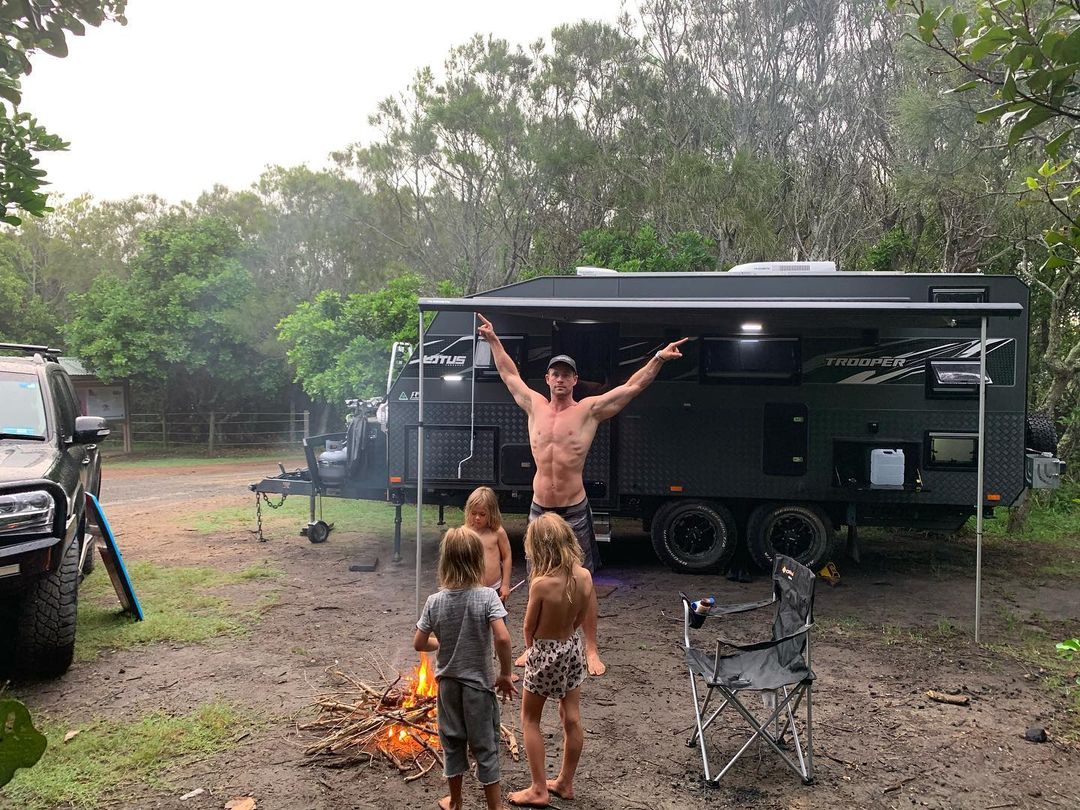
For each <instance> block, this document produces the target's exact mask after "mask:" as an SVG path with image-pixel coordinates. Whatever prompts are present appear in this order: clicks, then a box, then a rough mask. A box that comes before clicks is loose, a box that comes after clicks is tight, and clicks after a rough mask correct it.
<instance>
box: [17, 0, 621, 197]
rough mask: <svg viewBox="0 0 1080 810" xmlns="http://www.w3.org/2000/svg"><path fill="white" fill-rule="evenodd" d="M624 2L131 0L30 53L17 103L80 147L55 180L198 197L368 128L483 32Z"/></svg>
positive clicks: (99, 192)
mask: <svg viewBox="0 0 1080 810" xmlns="http://www.w3.org/2000/svg"><path fill="white" fill-rule="evenodd" d="M619 12H620V0H541V2H531V3H514V2H506V0H457V1H456V2H447V1H446V0H444V1H443V2H434V1H433V0H396V2H395V0H389V2H386V0H374V2H373V1H372V0H351V1H350V0H320V2H318V3H305V2H297V0H289V2H283V0H129V3H128V9H127V17H128V24H127V25H126V26H119V25H116V24H108V25H105V26H103V27H101V28H96V29H95V28H89V29H88V31H87V34H86V36H85V37H81V38H80V37H69V39H68V42H69V46H70V53H69V55H68V56H67V57H66V58H65V59H56V58H54V57H51V56H48V55H46V54H42V53H39V54H37V55H36V56H35V57H34V59H33V66H34V70H33V73H31V74H30V76H29V77H27V78H26V79H25V81H24V82H23V104H22V109H23V110H25V111H28V112H31V113H33V114H34V115H36V116H37V117H38V120H39V121H40V122H41V123H42V124H44V125H45V126H46V127H47V128H48V129H49V131H50V132H54V133H56V134H57V135H60V136H61V137H62V138H64V139H65V140H67V141H69V142H70V143H71V147H70V150H69V151H68V152H65V153H58V154H53V155H45V156H43V158H42V166H43V167H44V168H45V169H46V171H48V180H49V181H50V183H51V186H50V188H49V190H50V191H52V192H59V193H61V194H63V195H64V196H66V197H72V196H74V195H76V194H80V193H83V192H89V193H91V194H93V195H94V197H96V198H97V199H114V198H121V197H127V196H129V195H131V194H136V193H151V192H153V193H157V194H159V195H161V196H163V197H165V198H167V199H169V200H172V201H174V202H178V201H180V200H184V199H186V200H194V199H195V197H197V196H198V195H199V193H200V192H201V191H203V190H206V189H209V188H210V187H211V186H213V184H214V183H224V184H225V185H227V186H229V187H231V188H234V189H242V188H246V187H247V186H248V185H250V184H251V183H252V182H253V181H254V180H256V179H257V178H258V176H259V175H260V174H261V173H262V170H263V169H264V167H266V166H267V165H271V164H279V165H283V166H294V165H298V164H301V163H306V164H307V165H309V166H311V167H312V168H319V167H321V166H324V165H326V162H327V161H326V157H327V155H328V153H329V152H331V151H332V150H335V149H340V148H341V147H343V146H345V145H347V144H350V143H353V142H356V141H358V140H365V141H366V140H368V139H369V138H370V137H371V134H372V133H371V131H370V129H369V128H368V126H367V117H368V115H369V114H370V113H372V112H373V111H374V110H375V106H376V104H377V103H378V102H379V101H380V100H382V99H383V98H385V97H386V96H388V95H392V94H394V93H397V92H399V91H401V90H403V89H404V88H405V87H406V85H407V84H408V82H409V80H410V79H411V78H412V75H413V74H414V73H415V71H416V69H417V68H419V67H421V66H424V65H431V66H433V67H439V66H441V64H442V62H443V59H444V57H445V56H446V54H447V52H448V51H449V50H450V48H451V47H452V46H454V45H458V44H461V43H463V42H465V41H466V40H467V39H468V38H469V37H470V36H471V35H472V34H474V33H482V34H485V35H486V34H494V35H496V36H498V37H502V38H504V39H508V40H509V41H510V42H511V43H512V44H521V45H527V44H528V43H530V42H533V41H534V40H536V39H537V38H543V39H544V40H545V41H547V40H549V39H550V37H549V34H550V32H551V29H552V28H554V27H555V26H557V25H560V24H562V23H567V22H574V21H576V20H579V19H582V18H587V19H603V20H608V21H614V20H615V19H616V18H617V16H618V14H619Z"/></svg>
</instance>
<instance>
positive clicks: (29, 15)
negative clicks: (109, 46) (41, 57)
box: [0, 0, 127, 225]
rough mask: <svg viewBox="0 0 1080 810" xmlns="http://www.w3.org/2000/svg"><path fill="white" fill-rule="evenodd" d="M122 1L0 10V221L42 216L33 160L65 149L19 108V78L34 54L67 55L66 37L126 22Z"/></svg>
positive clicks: (41, 2)
mask: <svg viewBox="0 0 1080 810" xmlns="http://www.w3.org/2000/svg"><path fill="white" fill-rule="evenodd" d="M126 5H127V0H12V1H11V2H6V3H4V4H3V7H2V10H0V205H2V206H3V212H2V215H0V221H3V222H7V223H9V224H13V225H18V224H19V222H20V221H21V220H20V217H19V216H18V215H17V212H18V211H25V212H26V213H29V214H33V215H34V216H41V215H42V214H43V213H44V212H45V211H47V210H48V208H47V207H46V202H47V195H46V194H45V193H44V192H43V191H42V190H41V187H42V186H43V185H44V184H45V180H44V177H45V172H44V171H43V170H42V169H39V168H38V163H39V162H40V161H39V160H38V158H37V157H36V156H35V155H36V154H38V153H40V152H55V151H59V150H63V149H66V148H67V144H66V143H64V141H63V140H61V139H60V138H59V137H58V136H56V135H52V134H50V133H49V132H48V131H46V129H45V128H44V127H42V126H41V125H40V124H38V122H37V119H35V118H34V117H33V116H32V115H30V114H29V113H27V112H23V111H21V110H20V109H19V104H20V102H21V101H22V87H21V83H20V79H21V78H22V77H23V76H25V75H27V74H29V73H30V71H31V65H30V57H31V56H32V55H33V54H34V53H35V52H37V51H43V52H44V53H47V54H49V55H51V56H58V57H64V56H67V52H68V50H67V36H68V34H75V35H76V36H82V35H83V34H85V33H86V26H87V25H92V26H95V27H96V26H99V25H101V24H102V23H103V22H106V21H115V22H119V23H120V24H122V25H123V24H125V23H126V22H127V20H126V19H125V18H124V8H125V6H126Z"/></svg>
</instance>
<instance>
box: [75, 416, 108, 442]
mask: <svg viewBox="0 0 1080 810" xmlns="http://www.w3.org/2000/svg"><path fill="white" fill-rule="evenodd" d="M111 432H112V431H111V430H109V425H108V423H107V422H106V421H105V418H104V417H101V416H76V417H75V436H74V439H75V443H76V444H97V443H98V442H100V441H101V440H102V439H104V438H106V437H107V436H108V435H109V434H110V433H111Z"/></svg>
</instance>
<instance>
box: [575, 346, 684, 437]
mask: <svg viewBox="0 0 1080 810" xmlns="http://www.w3.org/2000/svg"><path fill="white" fill-rule="evenodd" d="M689 339H690V338H683V339H682V340H676V341H675V342H674V343H669V344H668V345H667V346H665V347H664V348H662V349H661V350H660V351H658V352H657V353H656V354H654V355H653V356H652V358H651V359H650V360H649V362H648V363H646V364H645V365H643V366H642V367H641V368H639V369H638V370H637V371H635V372H634V373H633V374H632V375H631V376H630V379H629V380H627V381H626V382H624V383H623V384H622V385H620V386H617V387H615V388H612V389H611V390H610V391H607V392H606V393H603V394H600V395H599V396H596V397H590V398H589V399H587V400H584V401H585V402H588V403H589V405H590V408H591V412H592V415H593V416H594V417H596V419H597V420H599V421H601V422H602V421H604V420H605V419H610V418H611V417H613V416H614V415H615V414H617V413H618V412H619V411H621V410H622V409H623V408H625V407H626V406H627V405H628V404H629V403H630V400H632V399H633V398H634V397H636V396H637V395H638V394H640V393H641V392H642V391H644V390H645V389H646V388H648V387H649V385H650V384H651V383H652V381H653V380H655V379H656V375H657V374H659V373H660V369H661V368H663V366H664V363H666V362H667V361H668V360H676V359H678V358H680V357H682V356H683V355H682V352H681V351H679V347H680V346H682V345H683V344H684V343H686V341H688V340H689Z"/></svg>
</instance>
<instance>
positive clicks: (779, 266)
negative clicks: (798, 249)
mask: <svg viewBox="0 0 1080 810" xmlns="http://www.w3.org/2000/svg"><path fill="white" fill-rule="evenodd" d="M728 272H729V273H780V274H785V273H835V272H836V262H749V263H747V264H737V265H735V266H734V267H732V268H731V269H730V270H728Z"/></svg>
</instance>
